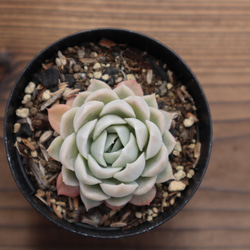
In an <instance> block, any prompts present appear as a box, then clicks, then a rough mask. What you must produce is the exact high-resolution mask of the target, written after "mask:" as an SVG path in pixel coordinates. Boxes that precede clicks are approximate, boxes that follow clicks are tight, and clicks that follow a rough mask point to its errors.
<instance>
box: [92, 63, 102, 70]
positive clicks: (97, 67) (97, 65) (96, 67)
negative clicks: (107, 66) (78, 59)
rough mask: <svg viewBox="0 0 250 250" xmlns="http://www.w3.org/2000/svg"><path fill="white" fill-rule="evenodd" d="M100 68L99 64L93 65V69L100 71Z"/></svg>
mask: <svg viewBox="0 0 250 250" xmlns="http://www.w3.org/2000/svg"><path fill="white" fill-rule="evenodd" d="M101 67H102V66H101V64H100V63H95V64H94V66H93V69H100V68H101Z"/></svg>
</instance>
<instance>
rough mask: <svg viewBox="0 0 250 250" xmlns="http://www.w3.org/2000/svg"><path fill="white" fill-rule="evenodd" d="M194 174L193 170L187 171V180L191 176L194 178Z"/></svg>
mask: <svg viewBox="0 0 250 250" xmlns="http://www.w3.org/2000/svg"><path fill="white" fill-rule="evenodd" d="M194 174H195V172H194V170H193V169H190V170H189V171H188V173H187V178H189V179H190V178H192V177H193V176H194Z"/></svg>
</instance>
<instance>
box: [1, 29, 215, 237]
mask: <svg viewBox="0 0 250 250" xmlns="http://www.w3.org/2000/svg"><path fill="white" fill-rule="evenodd" d="M101 38H107V39H110V40H113V41H114V42H116V43H126V44H128V45H130V46H131V47H135V48H138V49H140V50H142V51H147V52H148V54H149V55H151V56H153V57H155V58H157V59H160V60H161V61H162V62H164V63H166V64H167V65H168V67H169V68H170V69H171V70H172V71H173V72H174V73H175V75H176V76H177V78H178V79H179V80H180V81H181V82H182V83H183V84H185V85H186V86H187V87H188V90H189V93H190V94H191V95H192V97H193V98H194V101H195V103H196V105H197V114H198V118H199V125H198V140H199V141H200V142H201V155H200V159H199V161H198V163H197V167H196V174H195V176H194V177H193V179H192V181H191V182H190V185H189V186H188V187H187V188H186V190H185V191H183V193H182V199H177V201H176V203H175V204H174V205H173V206H171V208H170V209H169V210H168V212H166V213H163V214H161V215H159V216H158V217H156V218H155V219H154V220H153V221H151V222H145V223H143V224H141V225H139V226H137V227H134V228H131V229H128V230H124V229H119V228H104V227H101V228H94V227H91V226H88V225H85V224H80V223H78V224H77V223H69V222H67V221H65V220H62V219H59V218H58V217H57V216H56V215H55V214H54V213H53V212H51V211H50V209H49V208H48V207H47V206H46V205H45V204H43V203H42V202H41V201H40V200H38V199H37V198H36V197H35V196H34V192H35V189H34V187H33V186H32V183H31V182H30V180H29V179H28V178H27V176H26V174H25V170H24V166H23V165H22V164H21V160H20V157H19V154H18V152H17V150H16V149H15V147H14V143H15V135H14V133H13V124H14V123H15V121H16V116H15V110H16V109H17V108H18V107H19V105H20V102H21V98H22V97H21V95H20V93H22V92H23V91H24V88H25V87H26V85H27V83H28V82H29V81H30V80H31V76H32V74H33V73H35V72H37V71H38V70H39V69H40V67H41V63H42V62H43V61H44V60H46V59H48V58H51V57H52V55H54V54H55V53H56V52H57V51H58V50H63V49H66V48H67V47H69V46H74V45H79V44H82V43H84V42H89V41H91V42H98V41H99V40H100V39H101ZM4 129H5V135H4V139H5V147H6V153H7V158H8V161H9V165H10V169H11V171H12V174H13V177H14V179H15V181H16V184H17V185H18V187H19V189H20V190H21V191H22V193H23V195H24V196H25V198H26V199H27V200H28V201H29V202H30V204H31V205H32V206H33V207H34V208H35V209H36V210H37V211H38V212H39V213H41V214H42V215H43V216H44V217H46V218H47V219H48V220H50V221H52V222H53V223H55V224H56V225H58V226H60V227H62V228H64V229H67V230H69V231H71V232H74V233H78V234H81V235H84V236H90V237H96V238H110V239H112V238H122V237H127V236H133V235H137V234H141V233H143V232H147V231H149V230H151V229H153V228H155V227H157V226H159V225H161V224H162V223H164V222H166V221H168V220H169V219H171V218H172V217H173V216H175V215H176V214H177V213H178V212H179V211H180V210H181V209H182V208H183V207H184V206H185V205H186V204H187V202H188V201H189V200H190V198H191V197H192V196H193V194H194V193H195V192H196V190H197V188H198V187H199V185H200V183H201V181H202V179H203V177H204V174H205V172H206V168H207V165H208V161H209V157H210V152H211V147H212V121H211V116H210V111H209V106H208V103H207V100H206V97H205V94H204V92H203V90H202V88H201V86H200V84H199V82H198V80H197V79H196V77H195V76H194V74H193V73H192V71H191V70H190V68H189V67H188V66H187V65H186V64H185V62H184V61H183V60H182V59H181V58H180V57H179V56H178V55H177V54H176V53H174V52H173V51H172V50H170V49H169V48H168V47H166V46H165V45H163V44H161V43H159V42H158V41H156V40H154V39H152V38H150V37H147V36H145V35H143V34H139V33H137V32H133V31H128V30H121V29H94V30H87V31H83V32H80V33H77V34H73V35H70V36H67V37H65V38H63V39H61V40H59V41H57V42H55V43H54V44H52V45H50V46H49V47H47V48H46V49H45V50H43V51H42V52H40V53H39V54H38V55H37V56H36V57H35V58H34V59H33V60H32V61H31V62H30V63H29V64H28V66H27V67H26V68H25V69H24V71H23V72H22V74H21V75H20V77H19V78H18V80H17V82H16V83H15V85H14V87H13V89H12V92H11V94H10V97H9V100H8V103H7V108H6V113H5V121H4Z"/></svg>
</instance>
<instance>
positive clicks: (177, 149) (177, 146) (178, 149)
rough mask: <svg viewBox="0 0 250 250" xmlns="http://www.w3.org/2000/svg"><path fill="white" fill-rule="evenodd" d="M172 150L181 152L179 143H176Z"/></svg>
mask: <svg viewBox="0 0 250 250" xmlns="http://www.w3.org/2000/svg"><path fill="white" fill-rule="evenodd" d="M174 150H176V151H178V152H181V151H182V148H181V143H180V142H179V141H177V142H176V144H175V147H174Z"/></svg>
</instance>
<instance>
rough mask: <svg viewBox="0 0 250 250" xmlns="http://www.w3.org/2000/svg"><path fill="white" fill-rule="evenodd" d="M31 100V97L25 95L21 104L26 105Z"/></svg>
mask: <svg viewBox="0 0 250 250" xmlns="http://www.w3.org/2000/svg"><path fill="white" fill-rule="evenodd" d="M30 100H31V95H30V94H27V95H25V96H24V97H23V100H22V104H27V103H28V102H29V101H30Z"/></svg>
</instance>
